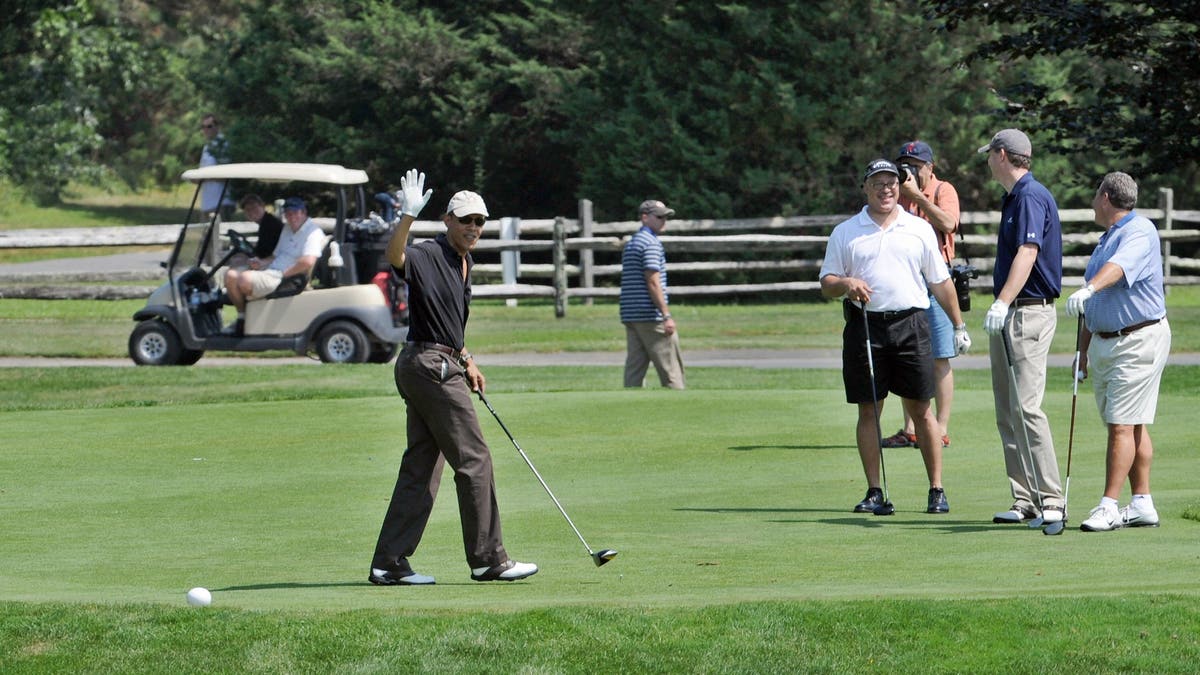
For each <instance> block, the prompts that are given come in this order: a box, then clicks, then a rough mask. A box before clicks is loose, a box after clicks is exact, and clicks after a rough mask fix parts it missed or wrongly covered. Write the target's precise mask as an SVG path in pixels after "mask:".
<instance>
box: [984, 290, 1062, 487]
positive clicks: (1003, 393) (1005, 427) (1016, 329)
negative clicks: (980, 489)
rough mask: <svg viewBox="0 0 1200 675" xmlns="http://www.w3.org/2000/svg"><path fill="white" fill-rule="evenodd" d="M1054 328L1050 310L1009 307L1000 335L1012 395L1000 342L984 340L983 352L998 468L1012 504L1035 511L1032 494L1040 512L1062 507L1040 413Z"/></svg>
mask: <svg viewBox="0 0 1200 675" xmlns="http://www.w3.org/2000/svg"><path fill="white" fill-rule="evenodd" d="M1057 325H1058V315H1057V314H1056V313H1055V309H1054V305H1039V306H1031V307H1011V308H1009V310H1008V321H1007V323H1006V324H1005V327H1004V330H1005V331H1007V332H1008V335H1009V341H1010V342H1011V343H1012V350H1013V365H1014V366H1015V371H1016V384H1017V386H1016V389H1015V390H1014V389H1013V387H1012V385H1011V384H1010V380H1009V371H1008V366H1009V364H1008V358H1007V356H1006V355H1005V352H1004V340H1003V338H1001V336H999V335H992V336H990V340H989V342H988V349H989V353H990V356H991V360H992V395H993V398H994V400H995V407H996V429H997V430H998V431H999V432H1000V443H1001V444H1002V445H1003V446H1004V468H1005V470H1006V471H1007V472H1008V481H1009V485H1010V487H1011V490H1012V497H1013V503H1014V504H1017V505H1020V506H1021V507H1023V508H1025V509H1027V510H1030V511H1037V510H1038V504H1039V499H1038V494H1037V491H1036V490H1034V486H1035V485H1036V486H1037V487H1038V488H1039V489H1040V497H1041V500H1040V503H1041V504H1042V505H1044V506H1058V507H1060V508H1061V507H1062V505H1063V496H1062V482H1061V480H1060V479H1059V474H1058V458H1057V457H1056V456H1055V454H1054V439H1053V438H1051V437H1050V421H1049V420H1048V419H1047V418H1046V414H1045V413H1044V412H1042V397H1043V396H1044V395H1045V393H1046V361H1047V357H1048V356H1049V354H1050V341H1051V340H1052V339H1053V338H1054V329H1055V327H1056V326H1057ZM1022 419H1024V422H1025V431H1026V432H1028V434H1029V447H1026V445H1025V433H1023V432H1022V430H1021V421H1022Z"/></svg>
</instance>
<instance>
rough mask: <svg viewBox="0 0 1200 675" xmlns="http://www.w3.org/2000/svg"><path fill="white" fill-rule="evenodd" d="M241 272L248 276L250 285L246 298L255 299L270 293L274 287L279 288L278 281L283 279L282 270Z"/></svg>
mask: <svg viewBox="0 0 1200 675" xmlns="http://www.w3.org/2000/svg"><path fill="white" fill-rule="evenodd" d="M242 274H243V275H249V276H250V284H251V286H252V289H251V291H250V296H249V297H248V298H246V299H247V300H257V299H258V298H261V297H263V296H265V295H270V294H271V293H272V292H273V291H274V290H275V289H276V288H279V282H280V281H283V271H282V270H271V269H267V270H246V271H245V272H242Z"/></svg>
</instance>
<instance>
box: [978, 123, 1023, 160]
mask: <svg viewBox="0 0 1200 675" xmlns="http://www.w3.org/2000/svg"><path fill="white" fill-rule="evenodd" d="M990 150H1004V151H1005V152H1009V153H1012V154H1014V155H1024V156H1026V157H1032V156H1033V144H1032V143H1030V142H1029V137H1028V136H1026V135H1025V132H1023V131H1021V130H1020V129H1004V130H1001V131H998V132H996V135H995V136H992V140H991V142H990V143H988V144H987V145H985V146H983V147H982V148H980V149H979V152H988V151H990Z"/></svg>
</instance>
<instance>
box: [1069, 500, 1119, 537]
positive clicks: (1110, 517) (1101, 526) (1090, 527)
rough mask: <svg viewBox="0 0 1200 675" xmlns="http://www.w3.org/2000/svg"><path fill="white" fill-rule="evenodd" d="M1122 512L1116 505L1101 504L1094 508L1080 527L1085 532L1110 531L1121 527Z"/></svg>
mask: <svg viewBox="0 0 1200 675" xmlns="http://www.w3.org/2000/svg"><path fill="white" fill-rule="evenodd" d="M1121 525H1122V519H1121V512H1120V511H1118V510H1117V507H1115V506H1109V505H1105V504H1101V505H1100V506H1097V507H1096V508H1094V509H1092V512H1091V515H1089V516H1088V519H1087V520H1085V521H1083V523H1082V524H1081V525H1080V526H1079V529H1081V530H1083V531H1084V532H1108V531H1110V530H1118V529H1120V528H1121Z"/></svg>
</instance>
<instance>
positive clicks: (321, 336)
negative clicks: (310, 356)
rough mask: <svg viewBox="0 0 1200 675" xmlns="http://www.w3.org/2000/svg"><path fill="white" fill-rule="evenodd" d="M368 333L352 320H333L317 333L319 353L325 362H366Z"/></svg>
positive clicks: (368, 351) (368, 353) (368, 350)
mask: <svg viewBox="0 0 1200 675" xmlns="http://www.w3.org/2000/svg"><path fill="white" fill-rule="evenodd" d="M369 345H370V343H369V342H368V341H367V335H366V333H364V332H363V329H362V328H359V327H358V324H356V323H353V322H351V321H333V322H330V323H329V325H327V326H325V327H323V328H322V329H321V332H319V333H317V354H318V355H319V356H320V357H321V361H322V362H323V363H366V362H367V357H368V356H369V355H370V347H369Z"/></svg>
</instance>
